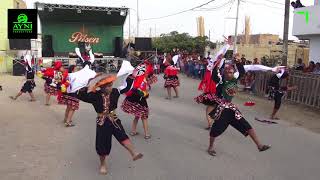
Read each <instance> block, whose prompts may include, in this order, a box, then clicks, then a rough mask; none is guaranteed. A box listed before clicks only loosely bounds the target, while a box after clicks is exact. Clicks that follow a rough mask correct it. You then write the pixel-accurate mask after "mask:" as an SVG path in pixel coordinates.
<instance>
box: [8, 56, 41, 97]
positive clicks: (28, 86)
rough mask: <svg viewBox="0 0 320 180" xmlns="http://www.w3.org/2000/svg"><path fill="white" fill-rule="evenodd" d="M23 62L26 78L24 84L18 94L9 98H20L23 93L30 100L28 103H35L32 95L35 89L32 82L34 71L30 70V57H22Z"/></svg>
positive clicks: (34, 84)
mask: <svg viewBox="0 0 320 180" xmlns="http://www.w3.org/2000/svg"><path fill="white" fill-rule="evenodd" d="M24 61H25V68H26V72H25V77H26V82H25V83H24V84H23V86H22V88H21V90H20V92H19V93H18V94H17V95H16V96H15V97H13V96H10V98H11V99H13V100H16V99H17V98H18V97H19V96H21V95H22V94H24V93H29V95H30V97H31V99H30V101H35V97H34V95H33V93H32V91H33V89H34V88H35V87H36V83H35V81H34V74H35V72H34V70H33V69H32V60H31V55H30V54H26V55H25V56H24Z"/></svg>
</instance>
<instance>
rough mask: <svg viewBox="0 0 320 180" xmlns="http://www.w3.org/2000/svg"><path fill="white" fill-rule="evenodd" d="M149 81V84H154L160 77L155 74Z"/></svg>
mask: <svg viewBox="0 0 320 180" xmlns="http://www.w3.org/2000/svg"><path fill="white" fill-rule="evenodd" d="M147 82H148V84H150V85H152V84H154V83H156V82H158V77H157V76H156V75H154V74H153V75H152V76H150V77H148V79H147Z"/></svg>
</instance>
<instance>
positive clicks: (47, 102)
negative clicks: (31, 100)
mask: <svg viewBox="0 0 320 180" xmlns="http://www.w3.org/2000/svg"><path fill="white" fill-rule="evenodd" d="M50 97H51V95H50V94H47V96H46V104H45V105H47V106H49V105H50V104H49V101H50Z"/></svg>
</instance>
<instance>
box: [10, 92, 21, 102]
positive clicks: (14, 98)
mask: <svg viewBox="0 0 320 180" xmlns="http://www.w3.org/2000/svg"><path fill="white" fill-rule="evenodd" d="M22 94H23V93H22V92H21V91H20V92H19V93H18V94H17V95H16V96H15V97H13V96H10V98H11V99H13V100H17V99H18V97H19V96H21V95H22Z"/></svg>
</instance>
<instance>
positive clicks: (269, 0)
mask: <svg viewBox="0 0 320 180" xmlns="http://www.w3.org/2000/svg"><path fill="white" fill-rule="evenodd" d="M265 1H268V2H271V3H275V4H280V5H283V6H284V5H285V4H284V3H279V2H275V1H271V0H265Z"/></svg>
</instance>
